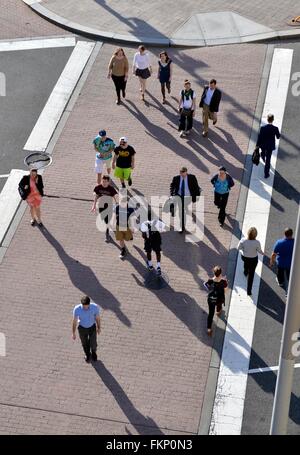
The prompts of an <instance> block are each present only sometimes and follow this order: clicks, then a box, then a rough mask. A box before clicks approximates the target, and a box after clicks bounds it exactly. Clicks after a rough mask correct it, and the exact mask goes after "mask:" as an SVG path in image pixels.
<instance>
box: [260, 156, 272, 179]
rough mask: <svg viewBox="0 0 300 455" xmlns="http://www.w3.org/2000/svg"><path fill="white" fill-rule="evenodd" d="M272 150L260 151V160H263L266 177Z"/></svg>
mask: <svg viewBox="0 0 300 455" xmlns="http://www.w3.org/2000/svg"><path fill="white" fill-rule="evenodd" d="M272 151H273V150H262V151H261V157H262V160H263V161H264V162H265V177H268V176H269V174H270V166H271V156H272Z"/></svg>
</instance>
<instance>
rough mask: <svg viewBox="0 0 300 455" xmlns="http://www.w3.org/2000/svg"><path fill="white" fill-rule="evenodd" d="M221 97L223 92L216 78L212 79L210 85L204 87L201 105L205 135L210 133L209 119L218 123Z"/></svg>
mask: <svg viewBox="0 0 300 455" xmlns="http://www.w3.org/2000/svg"><path fill="white" fill-rule="evenodd" d="M221 97H222V92H221V90H219V89H218V88H217V81H216V79H211V81H210V83H209V86H208V85H206V86H205V87H204V90H203V93H202V96H201V101H200V105H199V106H200V107H202V119H203V133H202V136H203V137H206V136H207V135H208V120H209V119H210V120H212V121H213V125H215V124H216V123H217V120H218V119H217V112H218V111H219V105H220V101H221Z"/></svg>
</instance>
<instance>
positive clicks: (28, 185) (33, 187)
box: [19, 169, 44, 227]
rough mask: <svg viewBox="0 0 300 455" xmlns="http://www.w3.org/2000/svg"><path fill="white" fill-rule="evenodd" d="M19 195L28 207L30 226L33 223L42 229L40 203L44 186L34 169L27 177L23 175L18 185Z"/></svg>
mask: <svg viewBox="0 0 300 455" xmlns="http://www.w3.org/2000/svg"><path fill="white" fill-rule="evenodd" d="M19 193H20V196H21V198H22V199H23V200H25V201H26V202H27V204H28V205H29V207H30V214H31V221H30V224H31V226H34V225H35V223H36V222H37V224H38V225H39V226H40V227H42V226H43V223H42V222H41V208H40V206H41V202H42V197H43V196H44V184H43V179H42V176H41V175H38V173H37V170H36V169H31V171H30V174H29V175H24V177H23V178H22V179H21V181H20V183H19Z"/></svg>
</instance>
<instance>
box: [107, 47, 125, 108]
mask: <svg viewBox="0 0 300 455" xmlns="http://www.w3.org/2000/svg"><path fill="white" fill-rule="evenodd" d="M128 70H129V65H128V59H127V57H126V55H125V52H124V50H123V49H122V48H121V47H119V48H118V49H117V50H116V51H115V52H114V54H113V55H112V57H111V59H110V61H109V65H108V76H107V77H108V79H110V78H112V80H113V81H114V84H115V88H116V93H117V100H116V104H120V103H121V92H122V96H123V98H126V84H127V79H128Z"/></svg>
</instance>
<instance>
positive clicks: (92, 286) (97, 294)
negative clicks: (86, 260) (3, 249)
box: [41, 227, 131, 327]
mask: <svg viewBox="0 0 300 455" xmlns="http://www.w3.org/2000/svg"><path fill="white" fill-rule="evenodd" d="M41 232H42V234H43V236H44V237H45V239H46V240H47V241H48V242H49V243H50V245H51V246H52V247H53V248H54V249H55V250H56V252H57V254H58V256H59V258H60V259H61V261H62V263H63V264H64V266H65V267H66V269H67V271H68V273H69V277H70V280H71V282H72V283H73V285H74V287H76V288H77V289H78V290H80V292H81V293H82V294H85V295H88V296H89V297H90V298H91V300H92V301H93V302H95V303H96V304H98V305H99V306H100V307H101V308H102V309H103V310H109V311H112V312H113V313H115V315H116V316H117V317H118V319H119V320H120V321H121V322H122V323H123V324H124V325H126V326H127V327H130V326H131V322H130V320H129V319H128V318H127V316H126V315H125V314H124V313H123V312H122V310H121V304H120V302H119V301H118V300H117V299H116V298H115V297H114V296H113V294H112V293H111V292H109V291H108V290H107V289H106V288H104V287H103V286H102V285H101V284H100V282H99V280H98V278H97V276H96V275H95V273H94V272H93V270H92V269H91V268H90V267H88V266H87V265H84V264H82V263H81V262H79V261H77V260H76V259H74V258H72V257H71V256H69V255H68V253H66V251H65V250H64V248H63V247H62V245H61V244H60V243H59V242H58V241H57V240H56V238H54V237H53V235H52V234H51V233H50V232H49V231H48V229H46V228H45V227H44V228H43V229H42V230H41Z"/></svg>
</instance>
